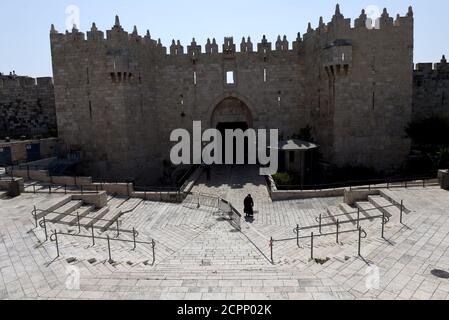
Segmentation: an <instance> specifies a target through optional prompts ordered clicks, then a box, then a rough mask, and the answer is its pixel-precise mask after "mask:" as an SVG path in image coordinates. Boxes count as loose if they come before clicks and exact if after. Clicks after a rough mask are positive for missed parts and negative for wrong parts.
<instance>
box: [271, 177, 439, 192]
mask: <svg viewBox="0 0 449 320" xmlns="http://www.w3.org/2000/svg"><path fill="white" fill-rule="evenodd" d="M435 179H436V177H435V176H417V177H409V178H387V179H372V180H349V181H344V182H335V183H325V184H324V183H323V184H313V185H280V184H276V187H277V188H278V189H286V190H305V191H307V190H311V191H312V190H325V189H337V188H339V189H340V188H341V189H343V188H347V187H350V188H360V187H365V186H368V188H370V187H371V186H375V185H380V184H387V188H389V187H390V185H391V184H395V183H401V185H402V183H406V186H407V184H408V183H410V182H419V181H422V182H423V185H424V186H425V185H426V181H430V180H435Z"/></svg>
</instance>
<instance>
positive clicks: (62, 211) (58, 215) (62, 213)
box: [46, 201, 83, 223]
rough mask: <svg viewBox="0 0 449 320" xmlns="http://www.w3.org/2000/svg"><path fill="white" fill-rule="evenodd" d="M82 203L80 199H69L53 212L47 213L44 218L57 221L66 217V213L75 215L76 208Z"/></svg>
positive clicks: (53, 221) (52, 221)
mask: <svg viewBox="0 0 449 320" xmlns="http://www.w3.org/2000/svg"><path fill="white" fill-rule="evenodd" d="M82 205H83V202H82V201H70V202H68V203H66V204H65V205H63V206H62V207H60V208H58V209H57V210H55V211H54V212H51V213H49V214H48V215H47V216H46V218H47V220H48V222H51V223H58V222H59V221H61V220H62V219H64V218H67V215H68V214H70V215H76V210H77V209H79V208H81V206H82Z"/></svg>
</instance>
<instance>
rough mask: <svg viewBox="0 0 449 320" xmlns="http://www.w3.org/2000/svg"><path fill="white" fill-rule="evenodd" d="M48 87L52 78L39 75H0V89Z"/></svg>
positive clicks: (51, 84)
mask: <svg viewBox="0 0 449 320" xmlns="http://www.w3.org/2000/svg"><path fill="white" fill-rule="evenodd" d="M33 87H36V88H38V89H39V88H48V87H53V78H51V77H41V78H31V77H26V76H17V75H12V74H11V75H9V76H6V75H0V89H7V88H27V89H29V88H33Z"/></svg>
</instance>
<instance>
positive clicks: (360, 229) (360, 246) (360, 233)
mask: <svg viewBox="0 0 449 320" xmlns="http://www.w3.org/2000/svg"><path fill="white" fill-rule="evenodd" d="M361 250H362V228H360V227H359V243H358V254H359V257H361V256H362V254H361V252H362V251H361Z"/></svg>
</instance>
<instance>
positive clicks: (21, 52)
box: [0, 0, 449, 76]
mask: <svg viewBox="0 0 449 320" xmlns="http://www.w3.org/2000/svg"><path fill="white" fill-rule="evenodd" d="M339 3H340V5H341V10H342V13H343V14H344V15H345V17H347V18H351V19H352V20H353V19H354V18H356V17H358V16H359V14H360V11H361V9H362V8H366V7H368V6H370V5H375V6H377V7H379V8H380V9H382V8H384V7H387V8H388V11H389V13H390V15H392V16H393V17H395V16H396V14H397V13H400V14H401V15H405V14H406V12H407V8H408V6H409V5H413V8H414V12H415V28H416V30H415V62H436V61H439V60H440V58H441V55H442V54H446V55H449V33H448V27H447V25H446V23H447V22H448V21H447V20H448V19H447V17H448V14H449V1H447V0H432V1H423V0H416V1H415V0H408V1H403V0H390V1H377V0H376V1H373V0H369V1H361V0H345V1H339ZM72 4H73V5H76V6H77V7H78V8H79V9H80V26H79V28H80V29H81V31H83V32H86V31H87V30H89V29H90V26H91V23H92V22H96V23H97V27H98V28H99V29H101V30H103V31H104V30H106V29H110V28H111V27H112V25H113V24H114V16H115V15H116V14H118V15H119V16H120V19H121V24H122V26H123V27H124V28H125V30H127V31H129V32H131V31H132V28H133V26H134V25H137V28H138V31H139V34H144V32H145V31H146V29H150V31H151V34H152V36H153V38H161V39H162V41H163V43H164V45H165V46H169V45H170V43H171V39H173V38H175V39H180V40H181V42H182V43H183V44H184V45H187V44H188V43H190V41H191V39H192V37H196V39H197V41H198V43H200V44H201V45H202V46H203V48H204V44H205V41H206V39H207V38H208V37H215V38H217V40H218V42H219V44H220V45H221V43H222V42H223V38H224V37H225V36H234V39H236V42H237V43H240V40H241V38H242V36H248V35H249V36H251V38H252V40H253V42H254V43H256V42H258V41H259V40H260V39H261V37H262V35H263V34H266V35H267V37H268V39H269V40H272V41H273V42H274V41H275V40H276V37H277V35H278V34H282V35H283V34H286V35H287V36H288V39H289V40H290V41H292V40H293V39H294V38H296V34H297V32H301V33H304V32H305V31H306V29H307V23H308V22H309V21H310V22H312V25H313V26H314V27H316V25H317V24H318V20H319V17H320V16H321V15H322V16H323V17H324V20H325V21H326V22H327V21H329V20H330V19H331V17H332V15H333V13H334V10H335V4H336V1H335V0H334V1H329V0H320V1H317V0H313V1H310V0H309V1H300V0H276V1H275V0H270V1H268V0H226V1H221V0H220V1H215V0H146V1H144V0H126V1H125V0H119V1H118V0H72V1H66V0H39V1H34V0H14V1H11V0H0V13H1V18H0V41H1V47H0V72H3V73H9V72H10V71H11V70H16V73H17V74H20V75H30V76H51V75H52V68H51V57H50V44H49V30H50V25H51V24H52V23H53V24H55V26H56V29H57V30H58V31H59V32H65V29H66V27H65V25H66V19H67V17H68V15H67V14H66V8H67V7H68V6H69V5H72Z"/></svg>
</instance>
